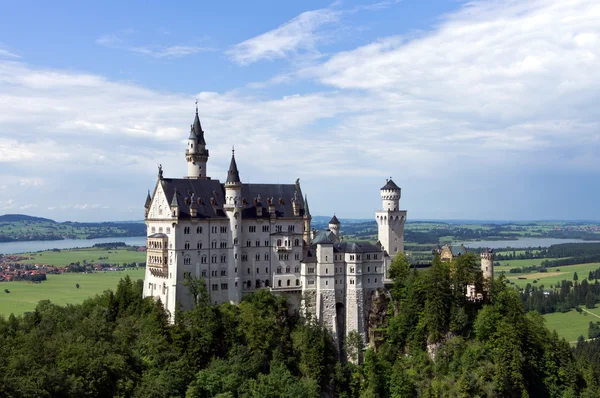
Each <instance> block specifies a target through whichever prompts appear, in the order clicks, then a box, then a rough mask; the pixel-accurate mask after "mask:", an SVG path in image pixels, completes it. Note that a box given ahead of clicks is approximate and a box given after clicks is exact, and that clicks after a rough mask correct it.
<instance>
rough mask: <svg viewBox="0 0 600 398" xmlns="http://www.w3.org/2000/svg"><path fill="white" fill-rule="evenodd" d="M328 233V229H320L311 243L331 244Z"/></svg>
mask: <svg viewBox="0 0 600 398" xmlns="http://www.w3.org/2000/svg"><path fill="white" fill-rule="evenodd" d="M330 234H331V232H329V231H320V232H319V233H318V234H317V236H315V238H314V239H313V240H312V242H311V243H312V244H313V245H333V241H332V240H331V237H330Z"/></svg>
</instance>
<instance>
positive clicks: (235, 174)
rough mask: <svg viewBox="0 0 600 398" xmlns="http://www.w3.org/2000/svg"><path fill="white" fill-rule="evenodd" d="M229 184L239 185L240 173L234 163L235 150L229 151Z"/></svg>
mask: <svg viewBox="0 0 600 398" xmlns="http://www.w3.org/2000/svg"><path fill="white" fill-rule="evenodd" d="M225 182H226V183H229V184H240V183H241V182H242V181H240V172H239V171H238V168H237V163H236V162H235V149H234V150H232V151H231V163H230V164H229V171H228V172H227V181H225Z"/></svg>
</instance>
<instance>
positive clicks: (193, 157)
mask: <svg viewBox="0 0 600 398" xmlns="http://www.w3.org/2000/svg"><path fill="white" fill-rule="evenodd" d="M185 160H186V161H187V164H188V173H187V178H206V163H207V162H208V149H206V141H204V131H202V126H201V125H200V118H199V117H198V101H196V117H195V118H194V123H193V124H192V125H191V126H190V136H189V138H188V145H187V149H186V150H185Z"/></svg>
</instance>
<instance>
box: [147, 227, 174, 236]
mask: <svg viewBox="0 0 600 398" xmlns="http://www.w3.org/2000/svg"><path fill="white" fill-rule="evenodd" d="M150 230H151V231H152V233H153V234H155V233H156V227H152V228H150ZM158 233H159V234H162V233H163V227H158ZM170 233H171V227H167V234H170Z"/></svg>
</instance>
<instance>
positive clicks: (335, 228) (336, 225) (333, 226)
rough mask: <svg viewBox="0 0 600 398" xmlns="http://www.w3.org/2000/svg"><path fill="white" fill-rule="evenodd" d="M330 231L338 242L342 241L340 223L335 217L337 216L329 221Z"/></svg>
mask: <svg viewBox="0 0 600 398" xmlns="http://www.w3.org/2000/svg"><path fill="white" fill-rule="evenodd" d="M329 230H330V231H331V232H333V234H334V235H335V237H336V238H337V239H338V240H339V239H340V221H339V220H338V218H337V217H336V216H335V214H334V215H333V217H332V218H331V220H329Z"/></svg>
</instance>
